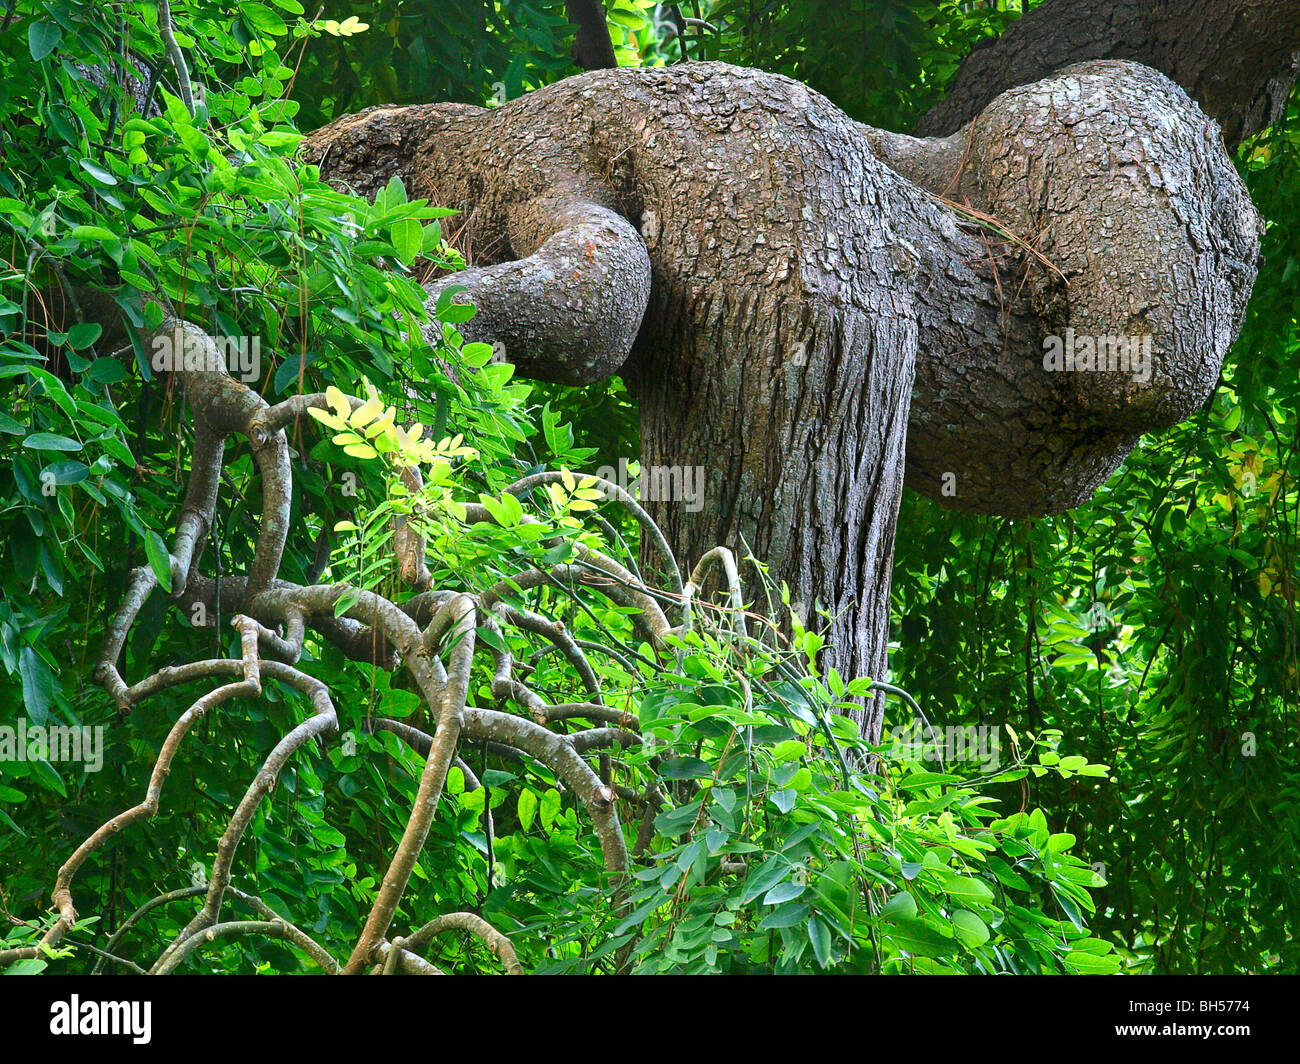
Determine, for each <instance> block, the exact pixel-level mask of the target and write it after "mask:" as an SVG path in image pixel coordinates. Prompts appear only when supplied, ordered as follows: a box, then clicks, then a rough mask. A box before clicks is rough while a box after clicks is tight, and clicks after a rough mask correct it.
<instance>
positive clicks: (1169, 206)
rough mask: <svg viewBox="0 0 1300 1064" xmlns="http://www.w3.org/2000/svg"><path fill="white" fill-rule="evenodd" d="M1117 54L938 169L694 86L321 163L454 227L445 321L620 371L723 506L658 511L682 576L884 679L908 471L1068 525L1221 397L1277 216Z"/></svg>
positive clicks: (838, 130) (376, 135)
mask: <svg viewBox="0 0 1300 1064" xmlns="http://www.w3.org/2000/svg"><path fill="white" fill-rule="evenodd" d="M1053 6H1054V7H1057V8H1059V9H1065V8H1070V7H1071V6H1073V8H1074V9H1076V10H1081V9H1082V8H1084V7H1087V6H1088V5H1087V4H1083V3H1079V4H1074V5H1070V4H1068V3H1064V2H1062V0H1054V2H1053V3H1052V4H1049V5H1045V8H1044V10H1045V9H1046V8H1047V7H1053ZM1120 6H1121V7H1123V5H1120ZM1242 6H1250V5H1249V4H1247V3H1245V0H1242ZM1275 6H1286V5H1281V4H1279V5H1275ZM1024 21H1025V23H1026V24H1028V23H1029V19H1026V20H1024ZM1032 28H1033V27H1032V26H1030V29H1031V30H1032ZM1166 29H1167V27H1166ZM1008 37H1010V34H1009V35H1008ZM1161 39H1164V38H1161ZM1252 40H1254V38H1252ZM1288 40H1289V38H1285V37H1284V36H1283V35H1280V36H1279V42H1278V49H1280V51H1281V52H1285V50H1286V48H1287V47H1289V45H1288V44H1287V41H1288ZM1256 43H1258V42H1256ZM1012 44H1013V45H1014V44H1016V42H1015V41H1013V42H1012ZM998 47H999V46H998V45H994V46H992V47H991V48H989V49H984V50H983V52H984V53H985V55H984V58H983V59H981V62H986V61H988V60H990V59H995V58H997V55H998V53H997V49H998ZM1017 47H1018V46H1017ZM1252 47H1254V45H1252ZM1134 50H1135V49H1130V51H1134ZM1136 51H1138V52H1139V53H1141V54H1139V55H1137V56H1136V58H1144V57H1145V58H1148V59H1153V60H1156V61H1159V55H1158V50H1156V51H1151V50H1148V52H1147V53H1144V52H1141V49H1136ZM1211 51H1213V49H1211V48H1205V49H1202V51H1201V53H1198V55H1202V57H1203V55H1204V54H1205V53H1209V52H1211ZM1102 52H1103V58H1102V59H1100V60H1099V61H1095V62H1089V63H1084V64H1078V65H1075V66H1071V67H1068V68H1066V69H1064V70H1061V71H1057V72H1054V73H1052V72H1049V71H1036V72H1035V77H1036V78H1037V79H1038V80H1035V81H1033V83H1032V84H1028V85H1021V84H1020V83H1019V82H1017V81H1015V80H1014V77H1013V78H1012V81H1011V82H1010V83H1009V85H1003V86H999V88H1005V89H1006V90H1007V91H1004V92H1001V93H1000V94H995V95H992V96H991V97H989V98H987V99H983V98H982V99H981V101H980V104H979V113H978V114H975V115H973V116H971V115H967V116H966V118H972V117H973V121H970V122H967V123H966V124H963V125H962V126H961V128H959V129H957V130H956V131H955V132H952V133H949V134H948V135H947V136H946V137H942V138H936V139H928V140H927V139H917V138H913V137H907V136H902V135H896V134H890V133H885V132H881V131H878V130H873V129H870V128H868V127H866V126H863V125H860V124H858V123H856V122H854V121H852V120H850V119H849V118H848V117H847V116H845V115H844V114H843V113H842V112H840V111H839V110H838V109H837V108H836V107H834V105H832V104H831V103H830V102H829V101H828V100H826V99H825V98H823V97H821V96H819V95H818V94H816V93H814V92H811V91H810V90H808V89H807V88H806V87H804V86H802V85H800V84H798V83H796V82H793V81H791V80H789V79H787V78H783V77H779V76H776V75H771V74H765V73H762V72H759V71H753V70H742V69H738V68H734V67H729V66H725V65H722V64H716V63H691V64H685V65H682V66H675V67H671V68H666V69H658V70H600V71H593V72H590V73H587V74H584V75H580V76H577V77H574V78H571V79H569V80H566V81H564V82H561V83H559V84H557V85H553V86H550V87H548V88H546V89H542V90H539V91H537V92H535V93H532V94H530V95H528V96H526V97H524V98H521V99H519V100H516V101H513V102H512V103H510V104H508V105H506V106H504V107H502V108H498V109H492V110H485V109H480V108H474V107H467V106H462V105H449V104H430V105H421V106H412V107H402V108H393V107H386V108H376V109H371V110H369V111H367V112H363V113H362V114H360V115H357V116H351V117H349V118H345V119H341V120H339V121H338V122H335V123H333V124H332V125H331V126H329V127H327V128H326V129H324V130H321V131H319V132H318V133H317V134H315V135H314V136H313V137H312V138H311V139H310V141H309V145H308V150H309V152H310V154H311V156H312V157H314V158H315V159H317V160H319V161H320V163H321V166H322V169H323V170H324V171H325V172H326V174H327V176H328V177H329V178H330V179H331V180H333V181H336V182H339V183H344V184H347V185H349V186H351V187H353V188H354V189H357V190H358V191H362V192H368V193H369V192H373V191H375V190H376V189H377V188H379V187H381V186H382V185H383V184H384V183H385V182H386V181H387V180H388V179H389V178H390V176H391V175H392V174H394V173H399V174H401V175H402V176H403V178H404V179H405V181H406V183H407V185H408V187H409V188H412V189H413V191H414V192H415V193H416V194H418V195H420V196H424V197H427V198H429V199H431V200H433V201H435V202H438V203H442V204H447V205H450V206H454V207H458V208H460V209H461V210H462V211H463V216H462V217H463V221H464V228H463V230H462V231H461V232H460V234H459V236H458V239H459V240H460V242H461V244H462V246H463V247H465V248H466V249H467V251H468V254H469V260H470V262H471V263H472V268H471V269H470V270H468V271H467V272H466V273H464V274H460V275H457V276H455V277H453V278H443V279H440V280H438V281H436V282H433V283H431V284H429V285H428V286H427V287H428V289H429V293H430V299H431V300H432V299H435V298H436V297H437V295H438V294H439V292H440V291H441V290H442V289H443V288H444V287H445V286H446V285H447V284H451V283H454V284H465V285H467V286H468V288H469V298H470V300H472V302H474V304H475V305H476V306H477V307H478V308H479V313H478V315H477V316H476V317H475V319H474V320H473V321H472V322H471V323H469V324H468V325H466V326H465V327H464V328H463V329H462V331H463V332H465V333H466V335H467V336H469V337H470V338H472V339H477V340H487V341H495V342H500V343H503V344H504V345H505V349H506V354H507V357H508V358H509V359H510V361H512V362H514V364H515V365H516V367H517V368H518V370H519V372H520V373H522V374H523V375H526V376H532V377H535V378H539V379H552V380H561V381H568V382H586V381H592V380H596V379H598V378H600V377H602V376H605V375H608V374H610V373H621V374H623V375H624V376H625V378H626V379H627V381H628V383H629V386H630V388H631V389H632V391H633V393H634V394H635V395H636V397H637V399H638V400H639V402H640V406H641V418H642V430H643V447H644V452H643V455H642V464H643V467H679V468H689V467H695V466H698V467H702V468H703V470H704V486H705V496H704V506H703V508H702V509H699V510H698V511H696V510H694V509H693V508H691V507H688V506H686V505H684V502H683V500H680V499H679V500H659V501H651V502H650V508H651V511H652V513H653V514H654V516H655V518H656V519H657V520H658V521H659V522H660V523H661V525H662V527H663V528H664V529H665V531H666V532H667V534H668V537H669V541H670V542H671V543H672V545H673V547H674V549H675V550H676V551H677V552H678V553H679V555H680V556H681V557H682V560H683V561H684V562H688V563H689V562H691V561H693V560H694V559H695V558H696V557H698V556H699V554H700V553H702V552H703V551H704V550H707V549H708V548H709V547H711V546H713V545H714V544H715V543H727V544H731V545H746V546H748V548H749V549H750V550H752V551H753V553H754V555H755V557H756V558H758V559H760V560H762V561H764V562H766V563H767V564H769V565H770V567H771V572H772V574H773V575H774V576H775V577H777V578H779V579H782V580H784V581H786V582H787V583H788V584H789V585H790V588H791V598H792V600H793V601H795V602H798V603H801V604H802V606H803V608H804V610H805V611H807V612H808V613H811V612H812V610H813V609H814V606H817V607H820V608H821V609H824V610H826V611H828V612H829V613H830V615H831V616H832V617H833V621H832V622H831V624H830V626H829V646H828V661H829V662H830V663H833V664H834V665H835V666H836V667H838V668H839V669H840V670H841V672H844V673H849V674H854V675H868V676H872V677H875V678H880V677H881V676H882V674H883V672H884V669H885V664H886V638H887V622H888V613H889V573H890V565H891V561H892V554H893V538H894V527H895V519H896V515H897V509H898V504H899V497H900V492H901V489H902V484H903V480H904V471H905V470H906V475H907V481H908V483H909V484H911V485H912V486H914V487H916V488H917V489H918V490H921V491H923V492H925V493H927V494H929V495H932V496H933V497H935V498H937V499H939V500H940V501H941V502H943V503H944V504H945V505H951V506H956V507H960V508H963V509H967V510H971V511H976V512H986V513H1004V514H1034V513H1047V512H1053V511H1059V510H1062V509H1065V508H1067V507H1069V506H1071V505H1074V504H1075V503H1077V502H1079V501H1081V500H1082V499H1084V498H1086V497H1087V496H1088V495H1089V494H1090V493H1091V492H1092V491H1093V490H1095V488H1096V487H1097V485H1098V484H1100V483H1101V481H1102V480H1103V479H1104V478H1105V477H1106V476H1107V475H1108V474H1109V473H1110V472H1111V471H1112V470H1113V469H1114V468H1115V467H1116V465H1118V463H1119V462H1120V461H1121V460H1122V459H1123V457H1124V455H1126V454H1127V453H1128V451H1129V450H1130V449H1131V448H1132V447H1133V445H1134V443H1135V442H1136V440H1137V438H1138V436H1139V435H1140V434H1141V433H1142V432H1144V431H1147V430H1149V429H1153V428H1158V427H1163V426H1165V425H1168V424H1171V423H1173V422H1175V421H1177V420H1179V419H1181V418H1183V417H1185V416H1187V415H1188V414H1189V413H1191V412H1192V411H1193V410H1194V409H1195V408H1196V407H1197V406H1198V405H1199V404H1201V403H1202V402H1204V401H1205V399H1206V397H1207V396H1208V395H1209V394H1210V392H1211V391H1212V389H1213V387H1214V385H1215V383H1216V381H1217V376H1218V369H1219V365H1220V362H1221V360H1222V358H1223V356H1224V354H1225V353H1226V351H1227V349H1228V347H1229V346H1230V344H1231V342H1232V340H1233V339H1234V338H1235V336H1236V333H1237V330H1238V328H1239V326H1240V323H1241V319H1242V315H1243V312H1244V307H1245V303H1246V300H1247V298H1248V296H1249V292H1250V288H1251V285H1252V283H1253V280H1254V276H1255V271H1256V257H1257V254H1258V219H1257V216H1256V214H1255V212H1254V210H1253V208H1252V207H1251V205H1250V202H1249V199H1248V197H1247V195H1246V192H1245V189H1244V186H1243V185H1242V183H1241V181H1240V180H1239V178H1238V177H1237V174H1236V172H1235V171H1234V169H1233V167H1232V164H1231V162H1230V160H1229V159H1228V156H1227V154H1226V151H1225V148H1224V144H1223V140H1222V136H1221V133H1220V129H1219V127H1218V126H1217V125H1216V124H1215V123H1214V122H1213V121H1212V120H1211V119H1209V118H1208V117H1207V116H1206V115H1205V114H1204V113H1203V112H1202V111H1201V110H1200V108H1199V107H1198V106H1197V105H1196V104H1195V103H1194V102H1193V100H1192V99H1190V98H1189V97H1188V96H1187V94H1186V93H1185V92H1184V91H1183V89H1181V88H1180V87H1179V85H1178V84H1176V83H1175V82H1174V81H1172V80H1170V78H1168V77H1166V76H1165V75H1163V74H1161V73H1159V72H1158V71H1157V70H1155V69H1151V68H1150V67H1148V66H1144V65H1141V64H1140V63H1137V62H1116V61H1108V60H1106V59H1105V58H1104V55H1105V49H1103V50H1102ZM1148 53H1149V54H1148ZM977 54H978V53H977ZM1179 54H1180V55H1182V54H1184V53H1183V52H1179ZM996 65H997V64H995V66H996ZM1004 65H1005V64H1004ZM1276 66H1277V64H1276V63H1272V64H1270V63H1269V62H1264V61H1260V62H1256V63H1255V64H1254V66H1252V67H1251V69H1252V70H1253V71H1255V75H1253V76H1257V77H1259V78H1263V79H1265V80H1268V81H1269V84H1272V81H1271V80H1269V79H1275V76H1276V70H1275V67H1276ZM1008 68H1009V69H1013V70H1014V69H1018V68H1016V67H1015V66H1014V64H1010V65H1009V67H1008ZM999 69H1002V68H1001V67H999ZM990 77H993V75H990ZM1189 77H1190V76H1189ZM994 81H996V77H994ZM1190 81H1191V83H1193V84H1199V82H1197V79H1196V78H1195V77H1190ZM1185 83H1186V82H1185ZM1261 91H1262V90H1261ZM1270 91H1272V90H1270ZM1246 110H1247V111H1249V114H1246V113H1245V112H1243V113H1242V116H1241V117H1240V120H1239V121H1237V120H1236V119H1234V121H1237V125H1236V126H1235V127H1234V128H1236V129H1238V130H1241V129H1245V128H1246V127H1247V126H1248V125H1250V124H1251V123H1256V124H1257V122H1258V120H1259V108H1257V107H1256V108H1247V109H1246ZM1221 111H1222V113H1221V114H1220V117H1221V118H1222V117H1225V115H1227V113H1228V111H1227V109H1226V108H1225V109H1221ZM954 113H956V114H959V115H960V114H961V112H960V108H959V109H958V110H957V111H956V112H954ZM1252 116H1253V117H1252ZM936 121H938V120H937V119H936ZM963 121H964V119H963ZM1067 335H1068V336H1071V337H1072V336H1075V335H1078V336H1097V337H1112V336H1113V337H1125V338H1132V339H1133V340H1134V341H1135V342H1137V343H1138V345H1139V349H1143V345H1146V347H1145V349H1147V350H1149V351H1150V352H1151V361H1150V363H1149V365H1148V366H1147V372H1146V373H1145V375H1143V374H1142V373H1140V372H1133V371H1132V367H1128V368H1126V369H1124V370H1122V371H1114V370H1102V371H1098V370H1096V369H1095V368H1094V369H1092V370H1087V369H1084V370H1083V371H1077V372H1050V371H1049V370H1048V369H1045V368H1044V357H1043V355H1044V343H1045V341H1046V342H1048V343H1050V342H1051V338H1053V337H1065V336H1067ZM1140 378H1141V379H1140ZM863 723H864V725H865V726H866V727H867V728H868V730H873V729H874V728H875V727H876V726H878V719H876V717H875V716H874V714H865V715H864V718H863Z"/></svg>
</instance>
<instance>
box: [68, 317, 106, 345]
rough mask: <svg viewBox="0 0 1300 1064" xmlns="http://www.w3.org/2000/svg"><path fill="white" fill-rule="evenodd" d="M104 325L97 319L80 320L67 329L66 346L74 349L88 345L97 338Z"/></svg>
mask: <svg viewBox="0 0 1300 1064" xmlns="http://www.w3.org/2000/svg"><path fill="white" fill-rule="evenodd" d="M103 331H104V327H103V326H102V325H100V324H99V322H97V321H87V322H80V323H78V324H77V325H74V326H73V327H72V328H71V329H69V330H68V346H69V347H71V348H72V349H73V350H74V351H80V350H81V349H82V348H83V347H89V346H90V345H91V344H93V343H94V342H95V341H96V340H98V339H99V334H100V333H102V332H103Z"/></svg>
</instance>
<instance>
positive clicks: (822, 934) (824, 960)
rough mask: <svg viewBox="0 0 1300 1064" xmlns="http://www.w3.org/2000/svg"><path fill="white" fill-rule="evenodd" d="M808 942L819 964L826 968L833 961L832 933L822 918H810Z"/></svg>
mask: <svg viewBox="0 0 1300 1064" xmlns="http://www.w3.org/2000/svg"><path fill="white" fill-rule="evenodd" d="M808 942H809V943H810V944H811V945H812V950H813V956H814V957H816V958H817V963H818V964H819V965H821V966H822V967H823V968H825V967H826V965H827V964H829V963H830V959H831V932H830V928H828V927H827V926H826V924H825V923H824V922H823V921H822V919H821V917H820V916H810V917H808Z"/></svg>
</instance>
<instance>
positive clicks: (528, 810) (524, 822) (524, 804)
mask: <svg viewBox="0 0 1300 1064" xmlns="http://www.w3.org/2000/svg"><path fill="white" fill-rule="evenodd" d="M516 812H517V813H518V814H519V826H520V827H521V828H523V829H524V830H525V831H527V830H528V829H529V828H531V827H532V826H533V818H534V817H535V816H536V815H537V792H536V791H532V790H523V791H520V792H519V803H518V805H517V806H516Z"/></svg>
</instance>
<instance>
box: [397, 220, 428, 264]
mask: <svg viewBox="0 0 1300 1064" xmlns="http://www.w3.org/2000/svg"><path fill="white" fill-rule="evenodd" d="M388 231H389V232H390V233H391V234H392V237H393V247H395V248H396V249H397V257H398V258H399V259H401V260H402V265H403V266H410V265H411V263H413V262H414V261H415V260H416V258H417V257H418V256H419V254H420V252H421V251H423V250H424V229H423V228H422V227H421V225H420V223H419V222H417V221H416V220H415V219H414V218H402V219H400V220H399V221H396V222H394V223H393V224H392V225H391V226H389V227H388Z"/></svg>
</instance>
